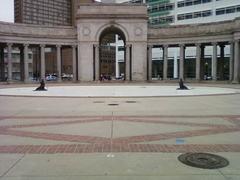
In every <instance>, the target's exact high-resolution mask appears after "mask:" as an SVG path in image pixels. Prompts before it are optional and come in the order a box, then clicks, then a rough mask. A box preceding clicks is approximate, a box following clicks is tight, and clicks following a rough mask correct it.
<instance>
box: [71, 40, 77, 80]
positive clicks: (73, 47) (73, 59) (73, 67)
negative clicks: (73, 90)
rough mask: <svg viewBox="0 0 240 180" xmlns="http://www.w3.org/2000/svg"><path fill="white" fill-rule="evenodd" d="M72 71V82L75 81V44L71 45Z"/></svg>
mask: <svg viewBox="0 0 240 180" xmlns="http://www.w3.org/2000/svg"><path fill="white" fill-rule="evenodd" d="M72 71H73V72H72V73H73V82H76V81H77V51H76V46H75V45H73V46H72Z"/></svg>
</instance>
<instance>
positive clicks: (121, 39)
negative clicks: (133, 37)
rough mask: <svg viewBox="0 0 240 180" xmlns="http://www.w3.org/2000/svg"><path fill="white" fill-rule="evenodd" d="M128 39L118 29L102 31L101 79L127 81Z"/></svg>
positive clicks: (112, 28)
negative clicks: (126, 48) (126, 47)
mask: <svg viewBox="0 0 240 180" xmlns="http://www.w3.org/2000/svg"><path fill="white" fill-rule="evenodd" d="M125 46H126V37H125V35H124V33H123V32H122V31H121V30H120V29H119V28H117V27H114V26H112V27H108V28H106V29H105V30H103V31H102V33H101V35H100V39H99V79H100V80H125V75H126V58H125V57H126V50H125Z"/></svg>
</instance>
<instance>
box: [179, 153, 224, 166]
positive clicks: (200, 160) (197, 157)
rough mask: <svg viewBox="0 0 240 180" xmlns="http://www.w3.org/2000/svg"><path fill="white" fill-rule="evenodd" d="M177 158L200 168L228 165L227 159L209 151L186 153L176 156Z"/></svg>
mask: <svg viewBox="0 0 240 180" xmlns="http://www.w3.org/2000/svg"><path fill="white" fill-rule="evenodd" d="M178 160H179V161H181V162H182V163H184V164H186V165H188V166H192V167H197V168H202V169H219V168H223V167H226V166H228V165H229V161H228V160H227V159H225V158H223V157H221V156H218V155H215V154H209V153H186V154H182V155H180V156H178Z"/></svg>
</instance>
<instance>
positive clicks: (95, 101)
mask: <svg viewBox="0 0 240 180" xmlns="http://www.w3.org/2000/svg"><path fill="white" fill-rule="evenodd" d="M93 103H96V104H98V103H104V101H94V102H93Z"/></svg>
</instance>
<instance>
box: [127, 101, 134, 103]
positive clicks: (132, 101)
mask: <svg viewBox="0 0 240 180" xmlns="http://www.w3.org/2000/svg"><path fill="white" fill-rule="evenodd" d="M126 103H137V101H126Z"/></svg>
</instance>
